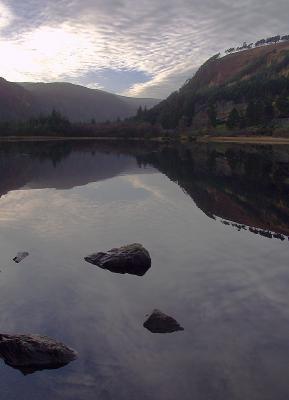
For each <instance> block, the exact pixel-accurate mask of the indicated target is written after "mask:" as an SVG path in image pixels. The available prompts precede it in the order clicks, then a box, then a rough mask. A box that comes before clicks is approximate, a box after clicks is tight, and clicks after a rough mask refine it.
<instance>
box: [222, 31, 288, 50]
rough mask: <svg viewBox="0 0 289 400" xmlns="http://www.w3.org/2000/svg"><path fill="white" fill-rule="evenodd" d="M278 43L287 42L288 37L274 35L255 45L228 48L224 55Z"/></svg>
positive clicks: (245, 44)
mask: <svg viewBox="0 0 289 400" xmlns="http://www.w3.org/2000/svg"><path fill="white" fill-rule="evenodd" d="M280 41H282V42H287V41H289V35H284V36H280V35H276V36H272V37H268V38H267V39H260V40H258V41H257V42H256V43H250V44H247V42H244V43H243V45H242V46H240V47H236V48H235V47H230V48H229V49H227V50H225V53H226V54H231V53H234V52H236V51H241V50H249V49H252V48H253V46H255V47H260V46H264V45H266V44H276V43H279V42H280Z"/></svg>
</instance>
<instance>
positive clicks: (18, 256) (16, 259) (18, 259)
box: [13, 251, 29, 264]
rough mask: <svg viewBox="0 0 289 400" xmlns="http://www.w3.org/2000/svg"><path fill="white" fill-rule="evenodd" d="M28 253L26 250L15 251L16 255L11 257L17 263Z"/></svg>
mask: <svg viewBox="0 0 289 400" xmlns="http://www.w3.org/2000/svg"><path fill="white" fill-rule="evenodd" d="M28 256H29V253H27V251H23V252H19V253H17V256H16V257H14V258H13V261H15V262H16V263H17V264H19V263H20V262H21V261H22V260H24V258H26V257H28Z"/></svg>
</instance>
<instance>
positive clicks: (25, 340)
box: [0, 334, 77, 375]
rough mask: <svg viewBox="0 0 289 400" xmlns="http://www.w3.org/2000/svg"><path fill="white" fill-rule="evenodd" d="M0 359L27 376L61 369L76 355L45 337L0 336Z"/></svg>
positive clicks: (62, 345) (71, 350)
mask: <svg viewBox="0 0 289 400" xmlns="http://www.w3.org/2000/svg"><path fill="white" fill-rule="evenodd" d="M0 357H1V358H3V360H4V362H5V364H7V365H9V366H10V367H13V368H16V369H18V370H20V371H21V372H22V373H23V374H24V375H27V374H32V373H33V372H36V371H41V370H43V369H57V368H61V367H63V366H65V365H66V364H68V363H70V362H71V361H73V360H75V359H76V357H77V353H76V352H75V351H74V350H73V349H70V348H69V347H67V346H65V345H64V344H62V343H60V342H56V341H55V340H53V339H50V338H48V337H46V336H39V335H6V334H0Z"/></svg>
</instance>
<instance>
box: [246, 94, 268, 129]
mask: <svg viewBox="0 0 289 400" xmlns="http://www.w3.org/2000/svg"><path fill="white" fill-rule="evenodd" d="M246 121H247V124H248V125H249V126H254V125H259V124H261V123H262V122H263V121H264V104H263V102H262V101H261V100H257V101H256V102H253V101H250V102H249V104H248V106H247V109H246Z"/></svg>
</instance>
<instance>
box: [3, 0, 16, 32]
mask: <svg viewBox="0 0 289 400" xmlns="http://www.w3.org/2000/svg"><path fill="white" fill-rule="evenodd" d="M12 20H13V16H12V13H11V12H10V10H9V8H8V7H7V6H6V5H5V4H3V3H2V2H0V30H1V29H3V28H5V27H6V26H8V25H10V23H11V22H12Z"/></svg>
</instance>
